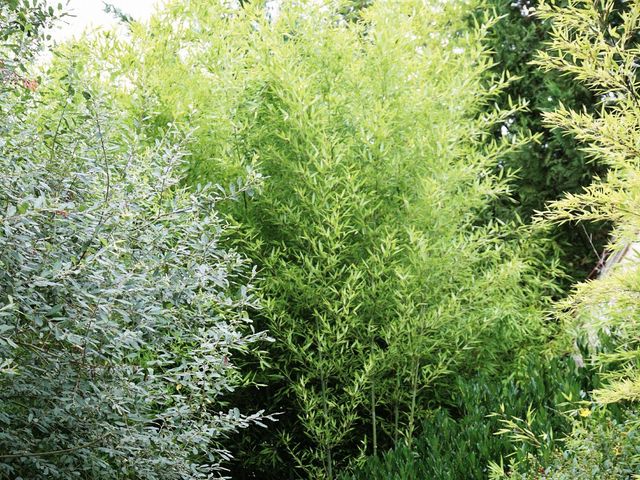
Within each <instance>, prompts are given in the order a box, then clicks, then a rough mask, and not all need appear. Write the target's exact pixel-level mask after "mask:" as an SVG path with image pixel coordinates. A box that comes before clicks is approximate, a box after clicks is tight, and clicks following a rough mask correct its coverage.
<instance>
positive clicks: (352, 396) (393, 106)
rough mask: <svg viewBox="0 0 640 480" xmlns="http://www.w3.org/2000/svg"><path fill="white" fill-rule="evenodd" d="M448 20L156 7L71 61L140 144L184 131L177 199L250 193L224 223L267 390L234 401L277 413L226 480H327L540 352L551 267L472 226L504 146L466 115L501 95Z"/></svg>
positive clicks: (414, 12)
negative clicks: (254, 265)
mask: <svg viewBox="0 0 640 480" xmlns="http://www.w3.org/2000/svg"><path fill="white" fill-rule="evenodd" d="M468 8H469V6H468V5H466V4H465V3H464V2H437V1H434V2H422V1H406V2H379V3H376V4H374V5H373V6H372V7H370V8H366V9H364V10H362V11H361V12H359V17H360V19H359V21H353V22H346V21H345V20H344V17H343V16H342V15H341V12H342V10H341V9H340V8H339V6H337V7H336V9H334V8H333V4H330V5H324V6H323V5H319V4H317V3H314V2H307V3H304V2H302V4H301V3H300V2H286V3H285V5H284V6H283V7H282V8H281V9H280V13H279V15H274V14H273V11H272V10H267V12H266V13H265V10H264V9H263V8H262V5H260V4H257V3H251V4H248V5H247V4H245V7H244V8H243V9H240V8H234V7H233V6H230V7H224V6H220V5H218V4H217V3H212V2H205V1H191V2H188V3H186V2H185V3H180V2H176V3H173V4H171V5H170V6H169V7H168V8H167V9H166V10H165V11H164V13H161V14H159V15H157V16H156V18H154V19H152V20H151V24H150V26H149V28H145V27H144V26H141V25H136V24H134V25H132V26H131V35H132V38H131V39H130V40H128V41H127V42H126V43H125V42H118V41H114V40H112V39H110V38H108V37H103V38H102V39H99V40H98V41H97V42H95V43H94V44H92V45H91V46H90V48H88V49H87V54H86V55H88V56H91V55H92V54H93V52H97V58H94V59H93V60H91V61H88V63H87V71H88V72H94V71H95V72H98V71H100V72H101V75H105V72H109V73H110V74H111V78H110V80H109V82H110V83H111V84H112V85H123V87H122V88H121V89H119V90H118V89H116V91H115V92H114V95H116V94H120V95H121V94H122V93H123V92H125V91H127V89H129V87H128V86H127V82H129V83H130V84H132V85H133V86H134V87H135V89H131V90H132V95H131V96H130V97H127V98H126V99H125V100H124V101H123V105H124V106H126V107H127V108H129V109H130V111H131V112H132V119H133V121H134V122H136V126H138V127H139V128H141V129H142V130H143V131H144V132H145V133H147V134H150V135H153V134H154V132H156V131H159V130H160V129H161V128H163V126H164V124H165V123H166V122H169V121H171V122H177V123H179V124H183V123H184V124H189V125H191V126H194V127H197V130H196V132H195V134H194V137H193V142H192V144H191V146H190V151H191V153H192V157H191V168H190V172H189V179H190V180H191V182H192V183H193V184H197V183H199V182H202V181H205V180H213V181H215V182H228V181H232V180H233V179H234V178H235V177H236V176H237V175H238V174H242V172H245V171H246V168H247V167H251V168H252V169H256V170H258V171H260V172H261V173H262V174H264V175H265V176H266V177H267V180H266V182H265V186H264V189H263V191H262V193H261V194H260V195H257V196H255V197H252V198H250V197H249V196H243V202H242V203H241V204H240V205H239V206H238V208H233V209H230V210H229V214H230V215H231V216H232V217H233V218H235V219H236V220H237V221H238V222H239V223H240V230H239V232H240V233H239V235H238V237H237V242H238V245H239V246H240V248H242V251H244V252H246V253H247V254H248V256H250V258H252V259H255V260H256V261H257V262H258V263H259V267H260V272H261V276H262V278H263V282H262V289H263V297H264V299H265V301H264V309H263V310H262V312H260V320H261V322H262V323H261V326H264V327H265V328H267V329H268V330H269V332H270V335H272V336H273V337H274V338H275V339H276V342H275V343H274V344H273V347H272V348H271V351H270V353H271V364H270V366H269V367H268V368H267V370H266V371H265V378H266V379H267V383H268V387H267V388H266V389H264V390H262V391H259V392H257V394H256V397H253V398H251V399H245V401H246V402H247V403H248V404H251V402H256V401H258V402H264V406H265V407H268V408H269V410H270V411H282V412H283V415H282V416H281V417H280V422H279V424H278V426H277V428H275V429H273V430H272V431H270V432H266V434H265V435H264V436H262V437H260V438H255V437H251V436H246V435H243V437H242V438H241V439H239V445H238V447H237V448H238V449H239V452H240V453H239V454H238V456H239V457H241V458H242V461H243V465H242V467H241V468H240V470H241V471H242V473H243V474H247V475H251V474H253V475H257V476H259V477H260V478H283V476H284V475H289V474H291V470H290V469H289V468H288V467H287V466H290V465H291V464H292V463H294V462H295V463H294V464H295V465H297V466H298V467H299V468H298V469H297V475H305V476H307V477H310V478H333V477H334V476H335V473H336V469H337V468H339V467H345V466H348V465H353V464H354V463H355V462H356V461H357V460H358V459H361V458H363V456H364V455H365V454H370V453H373V454H375V453H377V452H378V451H379V450H382V449H383V448H384V449H387V448H389V447H391V446H394V445H401V444H404V445H407V446H409V447H411V445H412V442H413V437H414V436H415V434H416V433H417V431H418V429H419V428H420V427H421V425H422V424H423V422H424V421H426V420H427V419H429V418H431V415H432V413H431V410H432V408H436V407H438V406H442V405H451V404H454V403H455V397H456V395H457V393H456V389H457V386H456V385H457V380H458V379H459V378H460V377H465V376H473V375H475V374H476V373H477V372H478V371H479V370H480V371H483V372H485V373H491V374H494V375H498V376H499V375H501V374H504V373H505V371H509V370H510V369H511V365H512V361H513V359H514V358H515V357H517V356H518V355H519V353H520V352H521V350H522V349H523V348H527V347H528V346H530V345H540V344H542V343H543V342H544V341H543V337H544V335H545V327H544V316H543V315H542V313H541V306H542V305H544V302H545V299H546V295H548V294H549V293H550V292H551V291H552V285H551V282H550V281H549V280H543V279H542V275H540V271H541V270H544V268H545V267H544V263H546V262H548V263H549V264H551V265H553V262H552V261H551V260H548V259H546V258H543V255H542V253H541V249H540V247H539V244H538V243H537V241H536V240H534V238H533V236H532V235H531V234H530V233H529V232H528V231H527V230H526V229H524V228H516V227H514V226H511V225H503V224H489V225H488V226H485V227H482V228H480V227H476V226H475V225H476V223H477V220H478V218H479V217H480V216H481V215H482V213H483V212H484V211H485V210H486V209H487V208H488V207H489V205H490V204H491V201H492V199H494V198H495V197H496V196H498V195H500V194H502V193H503V192H504V190H505V188H506V187H505V184H504V182H503V181H502V180H501V179H499V178H497V177H496V176H494V175H493V174H492V173H491V172H492V171H493V169H494V166H495V165H496V162H497V161H498V158H499V157H500V156H501V155H502V154H504V153H505V152H506V151H509V150H510V149H511V148H514V147H517V144H518V143H519V140H517V139H509V142H498V143H495V142H491V141H490V138H489V137H488V135H487V134H485V133H484V132H485V131H486V126H487V125H488V124H491V123H492V122H499V121H504V119H505V118H506V117H508V116H509V115H511V114H513V113H514V111H515V110H517V108H516V109H514V111H508V112H502V113H500V112H494V113H493V114H491V115H486V114H485V115H484V116H480V115H479V112H480V111H481V110H482V109H483V108H484V107H485V104H486V102H488V101H490V99H491V98H492V95H495V94H497V93H498V92H499V90H500V88H501V84H500V82H498V85H496V86H494V87H492V88H491V89H489V90H488V91H487V90H485V88H484V87H483V84H484V81H485V79H486V76H485V74H486V70H487V68H489V67H490V62H489V57H488V55H487V54H486V52H484V51H483V49H482V46H481V42H480V38H481V37H482V35H483V34H484V32H485V29H484V28H480V27H478V28H474V29H468V25H467V23H466V13H467V12H468ZM101 48H102V49H103V53H100V49H101ZM107 52H108V53H109V55H113V52H116V56H115V59H113V60H111V59H109V57H108V56H107ZM511 140H513V141H514V142H515V144H516V145H513V144H512V143H511ZM545 275H548V274H545ZM551 275H553V273H551ZM547 278H551V277H550V276H548V277H547Z"/></svg>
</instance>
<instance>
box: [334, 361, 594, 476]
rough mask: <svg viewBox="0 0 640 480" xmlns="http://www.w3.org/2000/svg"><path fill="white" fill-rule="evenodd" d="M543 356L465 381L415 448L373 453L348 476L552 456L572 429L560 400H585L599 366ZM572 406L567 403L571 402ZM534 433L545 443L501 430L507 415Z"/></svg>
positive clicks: (460, 469)
mask: <svg viewBox="0 0 640 480" xmlns="http://www.w3.org/2000/svg"><path fill="white" fill-rule="evenodd" d="M540 360H541V359H540V357H536V356H531V357H529V358H528V359H521V366H520V367H519V368H518V369H517V371H516V372H515V373H512V374H511V375H510V376H508V377H507V378H504V379H496V378H495V377H492V376H489V375H480V376H477V377H474V378H470V379H466V380H463V379H461V380H459V381H458V383H457V384H456V385H455V386H454V390H453V392H454V393H453V394H452V398H451V400H450V401H451V404H450V406H449V407H447V408H440V409H438V410H435V411H434V412H432V414H431V416H430V418H429V419H427V420H426V421H425V422H424V423H423V424H422V428H421V430H420V432H419V434H418V435H417V439H416V441H415V443H414V445H413V448H407V447H406V446H400V447H398V448H396V449H395V450H392V451H388V452H385V453H384V454H383V455H381V456H379V457H371V458H369V459H367V461H366V462H365V463H364V464H363V465H362V466H361V467H359V468H358V469H357V470H356V472H355V473H353V474H345V475H343V476H342V477H341V478H343V479H344V480H347V479H350V480H356V479H358V480H387V479H389V480H391V479H394V480H405V479H406V480H412V479H417V478H420V479H421V478H425V479H426V478H428V479H433V480H458V479H469V480H472V479H478V480H480V479H484V478H487V475H488V465H489V462H491V461H493V462H499V461H500V459H501V458H507V457H508V456H509V457H515V458H516V459H518V460H520V461H524V460H526V459H528V458H529V456H530V455H531V454H532V453H535V454H537V455H542V456H544V455H546V456H547V457H550V455H551V453H552V449H553V448H554V447H555V446H557V445H558V442H557V439H558V438H562V436H563V434H564V433H567V432H568V431H569V430H570V429H571V421H570V420H569V419H568V417H567V416H566V415H564V414H562V412H561V411H560V410H559V407H558V405H559V404H564V403H566V402H567V400H568V399H572V400H574V401H576V400H579V399H581V398H582V397H583V396H584V395H585V391H587V390H588V389H590V388H591V386H592V382H593V377H592V375H593V372H590V371H588V370H582V371H580V372H577V371H576V369H575V366H574V364H573V361H571V360H570V359H565V360H558V359H555V360H551V361H549V363H547V364H543V363H541V362H540ZM565 408H566V407H565ZM513 418H518V419H520V420H519V424H520V425H522V426H524V425H527V426H528V428H530V429H531V430H533V431H534V432H536V434H537V435H538V436H539V439H540V443H541V444H540V445H531V444H529V443H525V442H520V441H514V439H512V438H510V437H509V436H505V435H499V436H497V435H496V432H498V431H499V430H500V429H501V428H502V427H503V420H504V419H513Z"/></svg>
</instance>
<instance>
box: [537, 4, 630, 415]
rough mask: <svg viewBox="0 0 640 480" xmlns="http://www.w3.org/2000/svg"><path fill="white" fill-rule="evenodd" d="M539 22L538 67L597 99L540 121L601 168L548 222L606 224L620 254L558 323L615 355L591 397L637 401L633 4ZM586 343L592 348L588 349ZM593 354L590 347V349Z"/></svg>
mask: <svg viewBox="0 0 640 480" xmlns="http://www.w3.org/2000/svg"><path fill="white" fill-rule="evenodd" d="M540 15H541V16H542V17H543V18H549V19H550V20H552V22H553V27H552V28H553V29H552V40H551V42H550V44H549V47H548V49H547V53H540V56H539V60H538V62H537V63H538V64H539V65H540V66H542V67H543V68H545V69H556V70H558V71H560V72H562V73H564V74H567V75H571V76H572V77H573V78H575V79H576V80H578V81H580V82H582V83H584V84H585V85H587V86H588V87H589V88H591V89H592V90H593V91H594V93H595V94H597V95H598V96H599V98H600V101H601V105H600V109H599V112H598V114H597V115H595V114H589V113H585V112H576V111H572V110H568V109H566V108H560V109H558V110H556V111H555V112H550V113H548V114H547V115H546V116H545V118H546V121H547V122H548V124H549V125H551V126H553V127H557V128H560V129H562V130H564V131H565V132H567V133H569V134H572V135H574V136H575V137H576V138H577V139H578V140H579V141H581V142H582V144H583V145H584V150H585V151H586V152H587V153H588V154H589V155H591V156H592V157H593V158H595V159H596V160H597V161H599V162H602V163H604V164H605V165H607V166H608V167H609V170H610V171H609V173H608V175H607V176H606V178H602V179H600V180H599V181H597V182H596V183H594V184H593V185H592V186H590V187H588V188H587V189H585V191H584V192H583V193H580V194H576V195H567V196H566V198H565V199H563V200H561V201H558V202H556V203H554V204H552V206H551V207H550V210H549V212H548V214H547V217H548V218H550V219H551V220H553V221H558V222H564V221H569V220H578V221H594V220H606V221H610V222H612V223H613V224H614V225H615V227H616V228H615V230H614V233H613V237H612V240H611V245H610V249H611V251H612V252H614V253H615V252H620V251H622V250H625V249H626V250H628V254H627V255H626V257H625V258H624V260H622V261H621V262H620V263H619V264H617V265H613V266H612V268H611V269H610V271H608V272H607V273H606V274H605V275H603V277H602V278H600V279H598V280H597V281H594V282H589V283H584V284H581V285H578V287H577V288H576V291H575V293H574V295H573V296H572V297H571V298H570V299H568V300H567V302H566V304H564V305H563V306H564V307H565V314H566V315H565V317H564V318H567V319H568V320H569V321H570V322H571V323H570V324H572V325H574V327H576V330H577V333H578V334H582V335H585V334H590V335H592V336H593V335H594V334H597V333H605V337H607V338H608V339H610V340H612V341H613V343H614V345H616V346H617V350H616V351H615V352H614V353H610V354H605V355H600V356H599V359H600V360H601V361H603V362H606V363H609V362H611V363H612V364H613V365H615V366H616V368H615V369H614V373H612V374H611V379H610V380H611V381H610V384H609V386H608V387H607V388H605V389H603V390H599V391H597V392H595V393H596V400H598V401H602V402H605V403H608V402H614V401H619V400H638V399H639V398H640V377H639V373H638V371H637V368H636V357H637V353H638V344H637V335H638V309H637V292H638V281H639V280H640V276H639V275H640V269H639V268H638V258H637V254H636V253H635V249H636V246H635V245H636V242H637V240H638V237H637V235H638V228H639V227H640V222H639V221H638V213H637V212H638V192H639V191H640V183H639V180H638V179H639V178H640V177H639V176H640V170H639V168H638V150H637V145H638V144H639V143H640V137H639V136H638V124H639V122H640V93H639V91H640V79H639V78H638V74H637V68H638V64H637V61H638V58H637V52H638V50H637V49H638V39H639V36H638V35H639V34H640V3H639V2H637V1H633V2H627V4H626V5H625V7H624V9H622V10H620V9H617V8H616V4H615V3H614V2H612V1H603V2H576V3H572V4H571V5H570V7H569V8H553V7H552V6H547V7H545V8H544V9H542V10H541V12H540ZM592 343H593V342H592ZM595 346H597V344H596V345H595Z"/></svg>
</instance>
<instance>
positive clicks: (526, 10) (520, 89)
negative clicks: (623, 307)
mask: <svg viewBox="0 0 640 480" xmlns="http://www.w3.org/2000/svg"><path fill="white" fill-rule="evenodd" d="M487 7H488V8H493V9H494V10H495V12H496V14H497V15H501V16H504V18H503V19H501V20H500V21H499V22H496V23H495V25H494V26H493V27H492V28H491V29H490V30H489V34H488V36H487V39H486V42H487V46H488V47H489V48H490V49H491V50H492V52H493V58H494V61H495V67H494V71H495V72H502V71H508V72H509V73H511V74H512V75H514V76H516V77H518V78H517V79H516V80H514V81H513V82H512V83H511V84H510V85H509V86H508V87H507V88H506V89H505V90H504V91H503V92H502V93H501V95H500V96H499V97H498V98H497V99H496V102H497V104H498V105H500V106H501V107H503V108H504V107H506V106H508V105H509V104H510V102H511V100H510V99H514V100H515V99H521V100H524V101H526V102H527V104H528V108H529V111H527V112H518V113H516V114H514V115H512V116H511V117H510V118H509V119H507V121H506V122H505V123H504V124H502V125H498V126H497V128H496V129H495V135H496V136H503V135H506V136H509V135H512V134H513V133H516V132H531V133H532V134H534V135H537V136H538V140H537V141H532V142H529V143H528V144H527V145H525V146H523V147H522V148H521V149H519V150H518V151H516V152H514V153H512V154H510V155H508V156H506V157H505V158H504V161H503V168H507V169H512V170H515V171H517V174H516V178H515V179H514V180H513V181H512V182H511V188H512V197H513V200H514V201H515V203H513V202H512V201H506V202H505V201H504V200H503V199H500V200H498V201H496V202H495V204H494V208H495V212H494V214H495V215H496V216H497V217H498V218H512V217H513V215H519V216H520V217H522V218H524V219H530V218H531V216H532V215H533V214H534V213H535V211H540V210H543V209H544V207H545V204H546V203H547V202H549V201H552V200H557V199H559V198H561V197H562V195H563V194H564V193H565V192H571V193H576V192H579V191H580V190H581V189H582V187H584V186H586V185H589V184H590V183H591V180H592V178H593V177H594V176H595V175H602V174H604V172H605V171H606V167H604V166H603V165H601V164H598V163H593V162H591V161H589V160H588V158H587V155H585V153H584V152H582V151H581V149H580V145H579V143H578V142H577V141H576V140H575V139H574V138H573V137H571V136H567V135H565V134H564V133H563V132H562V131H560V130H558V129H553V128H549V127H548V126H545V125H544V124H543V119H542V113H543V112H545V111H550V110H553V109H555V108H556V107H558V106H559V105H564V106H565V107H567V108H570V109H574V110H582V109H583V108H586V109H587V110H588V111H593V110H594V109H595V108H596V106H595V105H596V103H597V102H596V99H595V98H594V96H593V94H592V93H591V92H590V91H589V90H588V89H587V88H585V87H584V86H583V85H581V84H580V83H578V82H576V81H575V80H574V79H573V78H571V77H567V76H562V75H561V74H560V73H557V72H543V71H541V70H540V69H538V67H537V66H535V65H532V64H531V62H532V61H533V60H534V58H535V55H536V52H537V51H538V50H540V49H544V48H545V47H544V42H545V41H546V40H547V39H548V31H549V24H548V22H547V21H543V20H541V19H539V18H537V17H536V16H535V11H536V8H537V7H538V0H517V1H515V2H514V1H512V0H488V1H487ZM484 14H485V12H484V11H483V12H482V15H484ZM608 231H609V229H608V228H607V226H606V224H604V223H601V224H593V225H577V224H574V223H567V224H565V225H562V226H557V227H555V231H554V232H553V237H554V239H555V241H556V242H557V244H558V247H559V248H560V251H561V252H562V264H563V266H564V267H565V269H566V271H567V272H568V273H569V274H570V275H572V276H573V277H575V278H578V279H582V278H585V277H586V276H587V275H589V274H590V273H591V272H592V270H593V269H594V267H596V265H597V262H598V255H600V254H601V252H602V250H603V244H604V242H605V241H606V237H607V234H608ZM565 285H566V286H568V284H565Z"/></svg>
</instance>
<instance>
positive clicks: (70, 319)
mask: <svg viewBox="0 0 640 480" xmlns="http://www.w3.org/2000/svg"><path fill="white" fill-rule="evenodd" d="M65 66H66V67H67V68H68V70H67V75H65V77H64V78H63V79H62V80H60V81H58V80H57V79H54V78H48V79H47V82H46V84H47V86H46V87H41V88H40V89H38V91H37V92H35V93H31V92H29V91H26V92H25V91H23V90H24V89H22V88H20V87H19V86H16V85H12V84H2V83H0V114H1V116H2V118H3V122H2V125H1V126H0V171H2V175H1V176H0V222H1V224H2V227H1V228H0V477H2V478H12V479H18V478H24V479H33V480H38V479H47V480H50V479H64V480H66V479H70V478H87V479H92V480H94V479H95V480H97V479H109V480H112V479H148V480H152V479H174V480H177V479H185V478H190V479H191V478H193V479H197V478H212V476H217V475H218V473H219V472H220V470H221V463H222V462H223V461H225V460H227V459H228V457H229V453H228V451H227V450H226V449H225V446H224V444H223V443H221V442H222V440H223V437H224V435H226V434H229V433H230V432H233V431H235V430H237V429H240V428H244V427H247V426H249V425H253V424H256V423H260V419H261V418H262V417H263V415H262V414H261V413H253V412H251V413H250V414H248V415H247V414H244V413H240V411H239V410H238V409H237V408H234V406H230V405H229V404H228V403H226V401H225V394H228V393H229V392H232V391H233V390H234V389H235V388H237V387H239V386H241V385H242V384H244V383H247V382H248V380H247V379H244V378H243V377H242V376H241V374H240V372H239V371H238V368H237V367H236V365H235V358H236V357H237V356H238V355H243V356H245V355H248V354H251V352H253V351H254V350H255V349H256V344H257V342H259V341H261V340H264V339H265V338H266V336H265V335H264V334H263V333H257V332H255V331H254V330H253V329H252V326H251V322H250V320H249V317H248V312H249V311H254V310H255V309H256V308H257V305H258V301H257V298H256V295H255V292H254V290H253V286H252V285H253V279H254V276H255V270H252V269H251V267H250V265H249V264H248V262H247V260H246V259H245V257H243V256H242V255H240V254H239V253H237V252H236V251H234V250H233V249H227V248H225V243H226V241H225V239H226V232H227V227H228V225H227V223H226V222H225V221H223V220H222V219H221V218H220V217H219V215H218V214H217V206H218V202H219V201H221V200H223V198H224V197H225V196H226V194H225V193H224V192H222V191H219V190H216V189H214V188H212V187H201V188H198V189H197V191H193V192H192V191H190V190H187V189H186V188H184V187H181V186H180V185H179V179H180V178H181V174H182V173H183V170H184V155H185V150H184V145H182V144H181V142H180V141H179V139H180V138H181V137H182V135H180V134H178V132H176V131H169V132H168V133H167V134H166V135H165V137H164V138H162V139H157V141H155V142H153V145H152V146H150V147H146V146H145V143H146V142H142V141H141V139H140V137H139V136H138V135H137V134H135V133H133V132H131V131H130V129H128V128H127V126H126V124H125V122H124V121H123V119H122V117H121V116H119V115H118V114H117V113H115V112H114V109H113V108H111V106H110V105H109V104H108V102H106V101H105V99H104V98H103V97H101V95H100V92H99V90H92V89H89V88H86V87H85V88H83V86H82V85H83V84H82V82H81V81H80V80H79V79H78V75H75V74H74V72H75V70H74V69H73V66H72V65H70V64H66V63H65ZM254 180H256V179H252V180H251V181H250V183H248V184H247V185H242V187H241V191H246V189H247V188H249V187H253V186H254V185H252V184H253V183H254ZM227 245H228V244H227Z"/></svg>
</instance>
